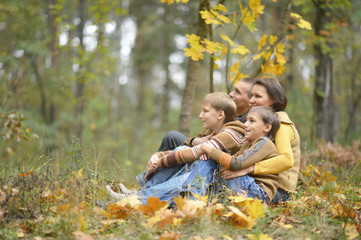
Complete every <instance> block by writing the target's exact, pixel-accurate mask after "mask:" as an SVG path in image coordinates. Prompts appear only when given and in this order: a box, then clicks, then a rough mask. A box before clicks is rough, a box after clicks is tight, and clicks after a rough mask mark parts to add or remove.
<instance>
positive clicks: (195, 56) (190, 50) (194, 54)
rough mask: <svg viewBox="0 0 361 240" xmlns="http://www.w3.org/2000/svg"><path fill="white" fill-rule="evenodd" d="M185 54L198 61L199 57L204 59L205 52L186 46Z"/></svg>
mask: <svg viewBox="0 0 361 240" xmlns="http://www.w3.org/2000/svg"><path fill="white" fill-rule="evenodd" d="M184 54H185V55H186V56H187V57H190V58H191V59H192V60H193V61H198V60H199V59H203V53H201V52H199V51H197V50H196V49H194V48H185V49H184Z"/></svg>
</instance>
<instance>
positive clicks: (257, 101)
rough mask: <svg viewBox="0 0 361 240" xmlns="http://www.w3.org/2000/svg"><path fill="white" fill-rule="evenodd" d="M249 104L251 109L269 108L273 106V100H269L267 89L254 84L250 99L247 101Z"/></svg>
mask: <svg viewBox="0 0 361 240" xmlns="http://www.w3.org/2000/svg"><path fill="white" fill-rule="evenodd" d="M249 104H250V105H251V106H252V107H255V106H264V107H271V106H272V104H273V100H272V99H271V98H270V96H269V95H268V93H267V89H266V88H265V87H264V86H263V85H259V84H256V85H254V86H253V88H252V98H251V100H250V101H249Z"/></svg>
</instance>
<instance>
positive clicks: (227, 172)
mask: <svg viewBox="0 0 361 240" xmlns="http://www.w3.org/2000/svg"><path fill="white" fill-rule="evenodd" d="M253 171H254V165H252V166H249V167H248V168H245V169H241V170H238V171H231V170H228V169H225V168H222V169H221V176H222V178H223V179H227V180H228V179H232V178H236V177H242V176H245V175H247V174H250V173H253Z"/></svg>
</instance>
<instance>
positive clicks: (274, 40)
mask: <svg viewBox="0 0 361 240" xmlns="http://www.w3.org/2000/svg"><path fill="white" fill-rule="evenodd" d="M277 39H278V37H277V36H276V35H271V36H270V37H269V39H268V42H269V43H270V44H271V45H273V44H274V43H275V42H276V41H277Z"/></svg>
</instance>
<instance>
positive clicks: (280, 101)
mask: <svg viewBox="0 0 361 240" xmlns="http://www.w3.org/2000/svg"><path fill="white" fill-rule="evenodd" d="M254 84H255V85H257V84H258V85H262V86H264V87H265V88H266V90H267V93H268V96H269V97H270V98H271V99H272V100H273V104H272V105H271V107H272V108H273V109H274V110H275V111H276V112H279V111H284V110H285V108H286V106H287V95H286V93H285V90H284V89H283V87H282V86H281V84H280V83H279V82H278V81H277V79H275V78H257V79H255V83H254Z"/></svg>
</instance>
